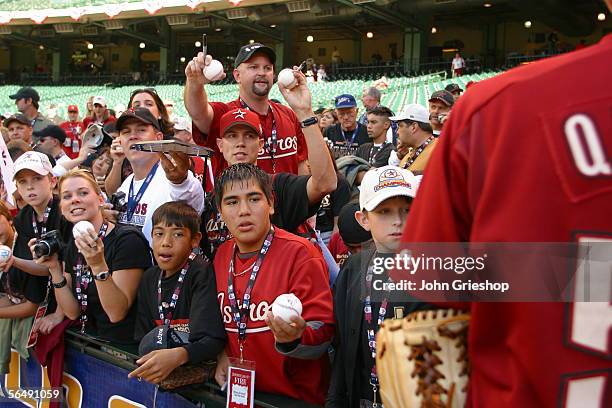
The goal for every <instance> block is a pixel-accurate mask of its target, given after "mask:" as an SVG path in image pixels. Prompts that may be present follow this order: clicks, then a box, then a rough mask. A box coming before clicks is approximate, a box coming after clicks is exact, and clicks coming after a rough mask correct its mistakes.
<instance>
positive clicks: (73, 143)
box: [59, 120, 85, 159]
mask: <svg viewBox="0 0 612 408" xmlns="http://www.w3.org/2000/svg"><path fill="white" fill-rule="evenodd" d="M59 126H60V127H61V128H62V129H64V131H65V132H66V140H65V141H64V145H63V146H62V148H63V149H64V153H66V155H67V156H68V157H70V158H71V159H75V158H76V157H77V156H78V155H79V150H81V133H83V131H84V130H85V128H84V126H83V122H81V121H78V120H77V121H74V122H71V121H66V122H63V123H62V124H60V125H59Z"/></svg>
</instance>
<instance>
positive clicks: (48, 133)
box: [34, 125, 66, 143]
mask: <svg viewBox="0 0 612 408" xmlns="http://www.w3.org/2000/svg"><path fill="white" fill-rule="evenodd" d="M34 136H35V137H37V138H40V139H42V138H43V137H52V138H54V139H57V140H59V141H60V143H64V140H66V132H65V131H64V129H62V128H61V127H59V126H57V125H49V126H47V127H46V128H44V129H42V130H39V131H38V132H34Z"/></svg>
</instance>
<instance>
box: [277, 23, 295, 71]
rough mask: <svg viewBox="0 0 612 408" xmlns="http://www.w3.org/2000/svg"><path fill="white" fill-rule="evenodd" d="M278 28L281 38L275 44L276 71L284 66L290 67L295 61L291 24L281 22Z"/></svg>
mask: <svg viewBox="0 0 612 408" xmlns="http://www.w3.org/2000/svg"><path fill="white" fill-rule="evenodd" d="M280 28H281V30H282V35H281V37H282V39H283V40H282V41H281V42H279V43H278V44H277V45H276V70H277V72H278V71H279V70H281V69H283V68H284V67H292V66H293V64H295V63H296V59H295V42H294V34H293V27H292V25H291V24H283V25H282V27H280ZM279 51H280V52H279Z"/></svg>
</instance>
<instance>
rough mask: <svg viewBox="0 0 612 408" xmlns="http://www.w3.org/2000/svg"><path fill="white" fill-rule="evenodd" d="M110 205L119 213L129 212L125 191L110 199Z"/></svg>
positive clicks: (118, 192)
mask: <svg viewBox="0 0 612 408" xmlns="http://www.w3.org/2000/svg"><path fill="white" fill-rule="evenodd" d="M110 203H111V204H112V206H113V210H115V211H119V212H127V206H128V205H127V201H126V199H125V193H124V192H123V191H117V192H116V193H115V194H113V195H112V196H111V198H110Z"/></svg>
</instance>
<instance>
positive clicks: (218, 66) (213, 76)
mask: <svg viewBox="0 0 612 408" xmlns="http://www.w3.org/2000/svg"><path fill="white" fill-rule="evenodd" d="M222 76H223V64H222V63H221V62H220V61H217V60H216V59H214V60H212V61H210V64H208V65H207V66H206V67H204V77H205V78H206V79H208V80H209V81H211V82H212V81H216V80H218V79H221V77H222Z"/></svg>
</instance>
